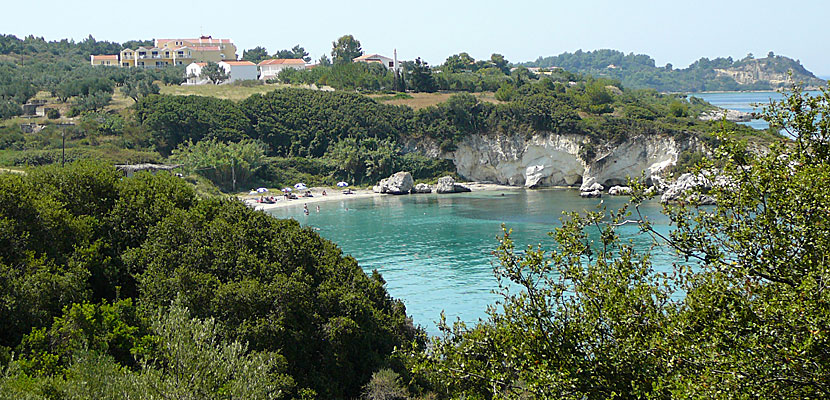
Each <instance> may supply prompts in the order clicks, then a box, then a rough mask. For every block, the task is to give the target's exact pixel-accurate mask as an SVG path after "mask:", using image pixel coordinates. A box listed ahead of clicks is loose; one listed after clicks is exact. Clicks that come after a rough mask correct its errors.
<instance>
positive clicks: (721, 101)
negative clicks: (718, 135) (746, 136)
mask: <svg viewBox="0 0 830 400" xmlns="http://www.w3.org/2000/svg"><path fill="white" fill-rule="evenodd" d="M806 93H807V94H809V95H811V96H815V95H817V94H818V93H820V92H818V91H807V92H806ZM689 96H694V97H698V98H701V99H703V100H706V101H708V102H709V103H711V104H712V105H714V106H718V107H721V108H726V109H730V110H738V111H743V112H756V113H761V112H762V111H763V109H764V107H767V106H769V104H770V102H771V101H780V100H782V99H783V98H784V95H783V94H781V93H780V92H774V91H767V92H703V93H690V94H689ZM741 124H744V125H748V126H751V127H753V128H755V129H767V128H768V127H769V124H768V123H767V121H764V120H763V119H753V120H752V121H749V122H741Z"/></svg>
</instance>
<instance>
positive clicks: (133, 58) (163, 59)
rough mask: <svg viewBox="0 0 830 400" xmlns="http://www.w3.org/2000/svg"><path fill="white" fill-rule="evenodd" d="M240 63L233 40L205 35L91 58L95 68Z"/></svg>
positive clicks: (166, 40) (158, 40)
mask: <svg viewBox="0 0 830 400" xmlns="http://www.w3.org/2000/svg"><path fill="white" fill-rule="evenodd" d="M224 60H236V45H234V44H233V41H231V40H230V39H214V38H212V37H211V36H201V37H199V38H198V39H156V40H155V41H154V43H153V46H146V47H144V46H142V47H139V48H137V49H124V50H121V52H120V53H119V54H113V55H93V56H90V63H91V64H92V65H111V66H116V65H117V66H121V67H142V68H161V67H165V66H168V65H189V64H191V63H194V62H216V63H218V62H219V61H224Z"/></svg>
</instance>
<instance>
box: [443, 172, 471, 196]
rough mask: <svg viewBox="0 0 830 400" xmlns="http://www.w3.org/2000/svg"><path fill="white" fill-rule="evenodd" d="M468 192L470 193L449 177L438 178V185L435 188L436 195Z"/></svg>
mask: <svg viewBox="0 0 830 400" xmlns="http://www.w3.org/2000/svg"><path fill="white" fill-rule="evenodd" d="M469 191H471V190H470V188H468V187H466V186H464V185H459V184H457V183H455V179H453V178H452V177H451V176H449V175H447V176H443V177H441V178H438V185H437V186H436V187H435V192H436V193H460V192H469Z"/></svg>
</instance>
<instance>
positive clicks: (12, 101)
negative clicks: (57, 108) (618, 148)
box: [0, 35, 184, 120]
mask: <svg viewBox="0 0 830 400" xmlns="http://www.w3.org/2000/svg"><path fill="white" fill-rule="evenodd" d="M147 42H148V41H130V42H127V43H124V44H123V45H122V44H119V43H114V42H107V41H98V40H96V39H95V38H93V37H92V36H89V37H88V38H86V39H84V40H83V41H81V42H77V43H76V42H74V41H72V40H67V39H63V40H60V41H51V42H50V41H46V40H44V39H43V38H37V37H34V36H27V37H26V38H25V39H18V38H17V37H15V36H14V35H0V56H3V57H2V58H0V120H2V119H6V118H9V117H13V116H15V115H19V114H20V113H21V110H20V106H21V104H24V103H25V102H26V101H27V100H29V99H30V98H32V97H34V96H35V95H36V94H37V92H38V91H45V92H49V93H50V94H51V95H52V96H54V97H56V98H57V99H58V100H59V101H61V102H64V101H67V100H70V99H71V100H72V105H73V107H71V110H70V114H71V115H70V116H76V115H78V114H80V113H83V112H87V111H98V110H100V109H102V108H103V107H104V106H106V105H107V104H109V102H110V100H111V95H112V94H113V93H114V90H115V89H116V88H121V91H122V93H124V94H125V95H126V96H128V97H131V98H132V99H134V100H136V99H138V98H139V97H143V96H145V95H147V94H150V93H158V91H159V89H158V86H156V85H155V84H154V81H161V82H163V83H164V84H166V85H173V84H179V83H181V82H182V80H183V78H184V67H183V66H176V67H167V68H164V69H158V70H157V69H148V70H143V69H136V68H117V67H93V66H91V65H89V56H90V55H97V54H117V53H118V52H119V51H121V49H123V48H125V47H132V48H134V47H136V46H137V45H141V44H143V45H146V44H147ZM150 44H152V42H151V41H150Z"/></svg>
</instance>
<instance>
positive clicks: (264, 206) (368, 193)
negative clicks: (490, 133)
mask: <svg viewBox="0 0 830 400" xmlns="http://www.w3.org/2000/svg"><path fill="white" fill-rule="evenodd" d="M458 183H459V184H461V185H464V186H466V187H468V188H470V190H471V191H472V192H481V191H486V190H510V191H513V190H524V189H526V188H525V187H524V186H509V185H500V184H496V183H482V182H458ZM546 189H548V188H546ZM268 190H269V192H268V196H274V197H277V202H276V203H272V204H268V203H257V202H256V200H257V199H259V197H260V196H255V195H248V194H245V195H239V196H237V198H239V199H240V200H242V201H243V202H244V203H245V204H246V205H248V206H250V207H253V208H254V209H255V210H261V211H268V210H273V209H278V208H285V207H292V206H301V205H302V204H304V203H305V204H308V205H311V204H316V203H327V202H333V201H340V200H351V199H365V198H371V197H382V196H412V195H411V194H410V195H394V194H385V193H375V192H374V191H372V189H371V188H368V189H352V194H343V190H344V189H343V188H338V187H333V188H332V187H323V186H318V187H312V188H308V190H309V191H311V193H312V194H313V195H314V197H299V198H297V199H295V200H288V199H285V198H284V197H283V196H282V194H281V193H282V192H280V191H279V189H274V191H270V190H271V189H270V188H269V189H268ZM323 190H325V191H326V195H325V196H323V195H322V192H323ZM429 194H435V192H434V191H433V192H432V193H429ZM453 194H455V193H447V194H446V195H448V196H451V195H453Z"/></svg>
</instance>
